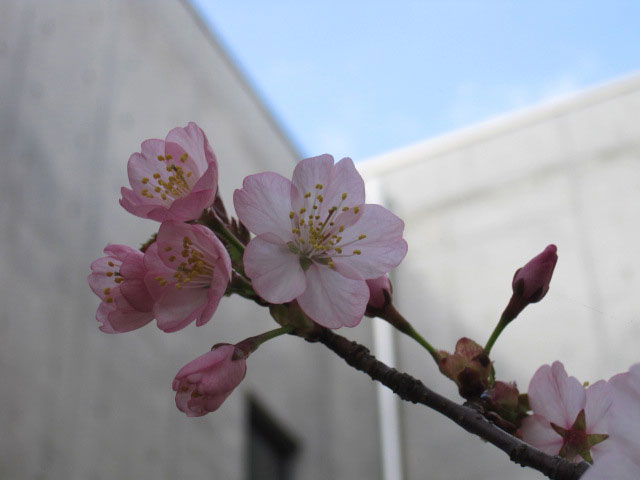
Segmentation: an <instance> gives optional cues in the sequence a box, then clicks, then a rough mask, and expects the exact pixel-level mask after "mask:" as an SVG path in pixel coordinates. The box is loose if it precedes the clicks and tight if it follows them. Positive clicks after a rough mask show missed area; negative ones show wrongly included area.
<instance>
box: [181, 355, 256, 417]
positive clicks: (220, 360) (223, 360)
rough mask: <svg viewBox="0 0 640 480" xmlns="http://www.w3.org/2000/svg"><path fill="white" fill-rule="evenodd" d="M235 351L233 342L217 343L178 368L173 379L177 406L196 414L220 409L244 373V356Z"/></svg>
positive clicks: (188, 412)
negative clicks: (237, 356)
mask: <svg viewBox="0 0 640 480" xmlns="http://www.w3.org/2000/svg"><path fill="white" fill-rule="evenodd" d="M235 353H236V347H235V345H229V344H218V345H215V346H214V348H213V350H211V351H210V352H207V353H205V354H204V355H201V356H199V357H198V358H196V359H195V360H192V361H191V362H189V363H187V364H186V365H185V366H184V367H182V369H181V370H180V371H179V372H178V374H177V375H176V378H175V379H174V380H173V390H174V391H175V392H176V406H177V407H178V409H180V410H181V411H182V412H184V413H186V414H187V416H189V417H200V416H202V415H206V414H207V413H209V412H213V411H215V410H217V409H218V408H220V405H222V403H223V402H224V401H225V399H226V398H227V397H228V396H229V395H230V394H231V392H232V391H233V390H234V389H235V388H236V387H237V386H238V385H239V384H240V382H242V380H243V379H244V376H245V374H246V372H247V364H246V356H243V355H241V356H240V357H241V358H236V355H235Z"/></svg>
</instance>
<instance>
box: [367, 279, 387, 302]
mask: <svg viewBox="0 0 640 480" xmlns="http://www.w3.org/2000/svg"><path fill="white" fill-rule="evenodd" d="M367 287H369V307H371V308H375V309H381V308H383V307H384V306H385V304H386V302H387V300H386V298H385V295H384V292H387V294H388V295H389V296H390V295H391V282H390V281H389V277H388V276H387V275H382V276H380V277H378V278H373V279H371V280H367Z"/></svg>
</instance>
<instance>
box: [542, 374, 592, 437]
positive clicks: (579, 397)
mask: <svg viewBox="0 0 640 480" xmlns="http://www.w3.org/2000/svg"><path fill="white" fill-rule="evenodd" d="M585 402H586V395H585V391H584V387H583V386H582V384H581V383H580V382H579V381H578V379H576V378H575V377H569V376H568V375H567V372H566V371H565V369H564V366H563V365H562V363H560V362H553V365H552V366H549V365H543V366H542V367H540V368H539V369H538V371H537V372H536V373H535V374H534V375H533V378H532V379H531V383H530V384H529V404H530V405H531V409H532V410H533V411H534V413H536V414H538V415H541V416H543V417H545V418H546V419H547V420H549V421H550V422H552V423H555V424H556V425H558V426H560V427H562V428H570V427H571V425H573V422H574V421H575V419H576V417H577V416H578V413H580V410H582V409H583V408H584V407H585Z"/></svg>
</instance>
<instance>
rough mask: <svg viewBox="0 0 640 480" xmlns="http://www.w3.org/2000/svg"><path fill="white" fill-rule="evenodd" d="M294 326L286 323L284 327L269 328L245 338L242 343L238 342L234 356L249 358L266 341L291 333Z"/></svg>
mask: <svg viewBox="0 0 640 480" xmlns="http://www.w3.org/2000/svg"><path fill="white" fill-rule="evenodd" d="M294 328H295V327H294V326H293V325H285V326H284V327H280V328H276V329H274V330H269V331H268V332H264V333H261V334H260V335H256V336H255V337H249V338H245V339H244V340H242V341H241V342H240V343H237V344H236V353H234V357H235V356H237V358H247V357H249V355H251V354H252V353H253V352H255V351H256V350H257V349H258V347H259V346H260V345H262V344H263V343H264V342H266V341H268V340H271V339H272V338H276V337H279V336H280V335H285V334H287V333H291V332H293V330H294Z"/></svg>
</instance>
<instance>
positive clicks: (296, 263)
mask: <svg viewBox="0 0 640 480" xmlns="http://www.w3.org/2000/svg"><path fill="white" fill-rule="evenodd" d="M233 200H234V205H235V208H236V213H237V214H238V216H239V218H240V220H241V221H242V223H244V225H246V226H247V228H248V229H249V230H250V231H251V232H253V233H254V234H255V235H257V236H256V237H255V238H254V239H252V240H251V242H249V245H247V248H246V250H245V253H244V266H245V271H246V273H247V275H248V276H249V278H251V280H252V283H253V287H254V289H255V290H256V292H257V293H258V294H259V295H260V296H261V297H262V298H264V299H265V300H267V301H268V302H271V303H276V304H277V303H285V302H289V301H291V300H294V299H296V300H297V301H298V304H299V305H300V307H301V308H302V310H303V311H304V312H305V313H306V314H307V315H308V316H309V317H310V318H312V319H313V320H314V321H316V322H317V323H319V324H321V325H324V326H325V327H329V328H339V327H342V326H348V327H353V326H355V325H357V324H358V323H359V322H360V320H361V319H362V316H363V314H364V311H365V308H366V306H367V302H368V301H369V288H368V287H367V283H366V280H368V279H374V278H377V277H380V276H381V275H384V274H386V273H387V272H389V271H390V270H391V269H392V268H394V267H396V266H397V265H398V264H399V263H400V261H402V259H403V258H404V256H405V254H406V252H407V243H406V242H405V241H404V240H403V238H402V231H403V229H404V222H403V221H402V220H400V219H399V218H398V217H396V216H395V215H394V214H392V213H391V212H389V211H388V210H387V209H385V208H383V207H381V206H380V205H370V204H365V203H364V182H363V180H362V177H360V175H359V174H358V172H357V171H356V169H355V167H354V165H353V161H352V160H351V159H350V158H343V159H342V160H340V161H339V162H338V163H336V164H334V161H333V157H332V156H330V155H321V156H319V157H313V158H307V159H305V160H302V161H300V162H299V163H298V165H297V166H296V168H295V170H294V172H293V178H292V180H291V181H289V180H288V179H286V178H284V177H282V176H280V175H278V174H276V173H272V172H266V173H261V174H257V175H250V176H248V177H246V178H245V179H244V182H243V184H242V189H240V190H236V191H235V193H234V196H233Z"/></svg>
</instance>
